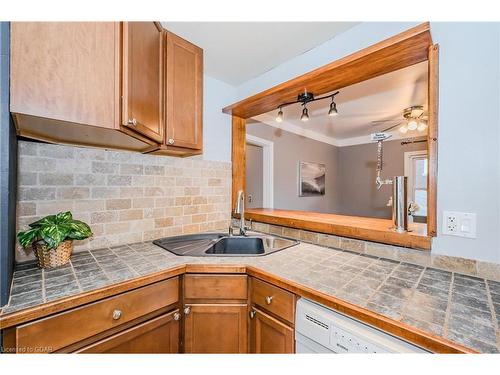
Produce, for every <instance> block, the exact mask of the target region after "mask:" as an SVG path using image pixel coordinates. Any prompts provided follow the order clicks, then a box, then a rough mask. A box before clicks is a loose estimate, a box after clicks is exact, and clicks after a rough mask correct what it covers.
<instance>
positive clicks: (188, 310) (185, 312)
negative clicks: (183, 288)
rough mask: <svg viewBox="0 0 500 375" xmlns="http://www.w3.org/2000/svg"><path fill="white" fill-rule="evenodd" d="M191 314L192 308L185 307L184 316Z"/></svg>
mask: <svg viewBox="0 0 500 375" xmlns="http://www.w3.org/2000/svg"><path fill="white" fill-rule="evenodd" d="M190 312H191V307H190V306H186V307H184V314H186V315H189V313H190Z"/></svg>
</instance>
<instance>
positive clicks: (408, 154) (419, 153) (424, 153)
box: [404, 150, 429, 221]
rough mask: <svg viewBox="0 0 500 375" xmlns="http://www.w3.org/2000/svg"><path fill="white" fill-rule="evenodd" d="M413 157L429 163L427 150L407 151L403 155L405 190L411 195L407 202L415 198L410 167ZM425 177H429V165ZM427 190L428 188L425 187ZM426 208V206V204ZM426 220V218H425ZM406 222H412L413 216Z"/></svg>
mask: <svg viewBox="0 0 500 375" xmlns="http://www.w3.org/2000/svg"><path fill="white" fill-rule="evenodd" d="M415 157H425V158H427V163H429V152H428V151H427V150H419V151H408V152H405V153H404V175H405V176H406V177H407V178H408V186H407V188H408V189H407V190H408V191H409V192H410V191H411V192H412V193H411V197H408V200H411V201H413V202H414V201H415V196H414V195H413V186H414V184H415V181H414V178H413V176H414V175H413V173H410V172H413V167H412V165H411V162H412V159H413V158H415ZM427 175H429V164H427ZM427 188H428V186H427ZM428 198H429V190H428V189H427V199H428ZM427 206H428V204H427ZM427 215H429V212H427ZM417 216H418V215H417ZM426 218H427V216H426ZM408 220H412V221H413V216H411V217H409V218H408Z"/></svg>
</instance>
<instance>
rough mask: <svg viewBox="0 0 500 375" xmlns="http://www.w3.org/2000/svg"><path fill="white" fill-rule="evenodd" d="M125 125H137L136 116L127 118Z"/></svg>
mask: <svg viewBox="0 0 500 375" xmlns="http://www.w3.org/2000/svg"><path fill="white" fill-rule="evenodd" d="M127 125H130V126H136V125H137V119H136V118H133V119H129V120H128V121H127Z"/></svg>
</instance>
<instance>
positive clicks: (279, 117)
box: [276, 107, 283, 122]
mask: <svg viewBox="0 0 500 375" xmlns="http://www.w3.org/2000/svg"><path fill="white" fill-rule="evenodd" d="M276 122H283V110H282V109H281V107H280V110H279V111H278V115H277V116H276Z"/></svg>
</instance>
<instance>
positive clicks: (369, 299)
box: [366, 258, 402, 317]
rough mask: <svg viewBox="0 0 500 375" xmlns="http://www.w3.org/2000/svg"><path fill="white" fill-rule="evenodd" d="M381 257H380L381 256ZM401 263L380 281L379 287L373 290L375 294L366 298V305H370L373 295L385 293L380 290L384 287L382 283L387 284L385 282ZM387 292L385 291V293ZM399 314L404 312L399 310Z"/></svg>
mask: <svg viewBox="0 0 500 375" xmlns="http://www.w3.org/2000/svg"><path fill="white" fill-rule="evenodd" d="M379 259H380V258H379ZM400 264H401V262H399V263H398V264H397V265H396V266H395V267H394V268H393V269H392V270H391V272H389V274H387V276H386V277H385V279H384V280H383V281H382V282H381V283H380V285H379V286H378V287H377V289H375V291H374V292H373V294H372V295H371V296H370V298H368V299H367V300H366V306H368V304H369V303H370V301H371V300H372V299H373V296H374V295H375V294H376V293H377V292H379V293H383V292H380V288H382V285H384V284H385V282H386V281H387V280H388V279H389V278H390V277H391V275H392V274H393V273H394V271H396V268H398V267H399V265H400ZM384 294H385V293H384ZM376 305H378V304H376ZM381 307H384V306H381ZM398 315H399V316H401V317H402V314H401V313H399V312H398Z"/></svg>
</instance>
